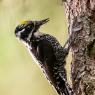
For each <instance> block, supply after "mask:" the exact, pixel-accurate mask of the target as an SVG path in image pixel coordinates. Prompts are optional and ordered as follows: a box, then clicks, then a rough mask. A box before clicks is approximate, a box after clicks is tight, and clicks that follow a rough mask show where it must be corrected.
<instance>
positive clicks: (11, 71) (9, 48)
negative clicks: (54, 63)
mask: <svg viewBox="0 0 95 95" xmlns="http://www.w3.org/2000/svg"><path fill="white" fill-rule="evenodd" d="M61 4H62V3H61V0H0V95H57V94H56V92H55V91H54V89H53V88H52V87H51V85H50V84H49V83H48V82H47V80H46V79H45V78H44V76H43V74H42V72H41V70H40V69H39V67H38V66H37V65H36V63H35V62H34V61H33V60H32V58H31V56H30V54H29V53H28V51H27V49H26V47H25V46H24V45H23V44H22V43H20V42H19V41H18V40H17V39H16V37H15V35H14V30H15V27H16V26H17V25H18V24H19V22H21V21H23V20H41V19H45V18H48V17H49V18H50V22H48V23H47V24H46V25H44V26H43V27H41V29H40V31H42V32H45V33H49V34H51V35H53V36H55V37H56V38H57V39H58V40H59V42H60V43H61V44H64V42H65V41H66V37H67V35H68V33H67V25H66V18H65V15H64V8H63V6H62V5H61ZM67 69H68V71H69V70H70V69H69V66H68V65H67Z"/></svg>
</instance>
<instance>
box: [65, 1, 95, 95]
mask: <svg viewBox="0 0 95 95" xmlns="http://www.w3.org/2000/svg"><path fill="white" fill-rule="evenodd" d="M64 3H65V8H66V15H67V18H68V24H69V26H68V30H69V33H70V34H72V36H71V47H72V64H71V76H72V88H73V91H74V95H95V0H66V2H64Z"/></svg>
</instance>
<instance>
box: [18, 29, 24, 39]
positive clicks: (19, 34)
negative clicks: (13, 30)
mask: <svg viewBox="0 0 95 95" xmlns="http://www.w3.org/2000/svg"><path fill="white" fill-rule="evenodd" d="M24 31H25V29H22V30H21V31H19V32H18V33H17V36H19V37H20V36H21V33H22V32H24Z"/></svg>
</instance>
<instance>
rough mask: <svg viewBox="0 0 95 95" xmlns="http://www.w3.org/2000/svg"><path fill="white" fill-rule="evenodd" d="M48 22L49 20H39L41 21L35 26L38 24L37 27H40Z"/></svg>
mask: <svg viewBox="0 0 95 95" xmlns="http://www.w3.org/2000/svg"><path fill="white" fill-rule="evenodd" d="M48 21H49V18H47V19H44V20H41V21H38V22H37V24H38V25H39V26H41V25H43V24H45V23H47V22H48Z"/></svg>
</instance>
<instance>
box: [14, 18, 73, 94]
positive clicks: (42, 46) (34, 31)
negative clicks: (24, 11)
mask: <svg viewBox="0 0 95 95" xmlns="http://www.w3.org/2000/svg"><path fill="white" fill-rule="evenodd" d="M48 21H49V19H44V20H40V21H25V22H24V23H22V24H20V25H18V26H17V27H16V29H15V35H16V37H17V38H19V40H21V41H22V42H24V43H25V44H26V45H27V47H28V50H29V51H30V53H31V55H32V56H33V57H34V58H35V59H36V61H37V62H38V63H39V65H40V67H41V68H42V70H43V72H44V73H45V76H46V77H47V79H48V80H49V82H50V83H51V84H52V85H53V87H54V88H55V89H56V91H57V92H58V94H59V95H73V94H72V93H73V92H72V89H71V87H70V86H69V84H68V83H67V76H66V70H65V67H64V66H65V64H66V57H67V55H68V53H69V49H70V45H67V44H68V41H67V42H66V44H65V45H64V46H63V47H62V46H61V45H60V43H59V42H58V41H57V39H56V38H55V37H53V36H51V35H49V34H45V33H42V32H39V28H40V27H41V26H42V25H43V24H45V23H47V22H48ZM66 46H67V47H66Z"/></svg>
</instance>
